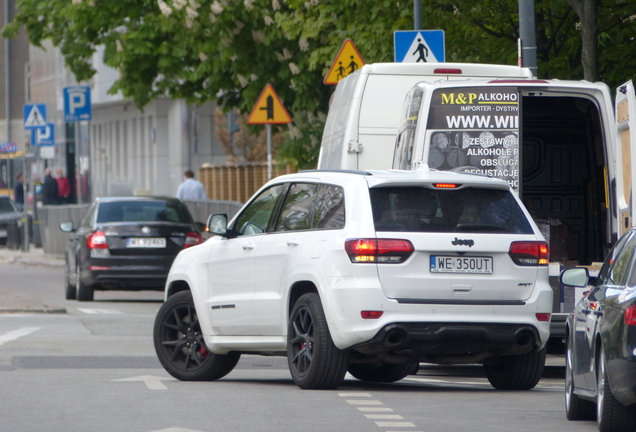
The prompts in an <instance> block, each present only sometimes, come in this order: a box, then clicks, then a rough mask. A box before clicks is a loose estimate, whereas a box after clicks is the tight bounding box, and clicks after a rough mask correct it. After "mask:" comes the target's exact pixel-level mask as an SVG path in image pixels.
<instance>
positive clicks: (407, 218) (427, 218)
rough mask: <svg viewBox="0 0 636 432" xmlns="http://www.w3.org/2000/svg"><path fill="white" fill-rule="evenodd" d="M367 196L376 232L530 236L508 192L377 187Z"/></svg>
mask: <svg viewBox="0 0 636 432" xmlns="http://www.w3.org/2000/svg"><path fill="white" fill-rule="evenodd" d="M370 195H371V205H372V209H373V220H374V223H375V229H376V231H401V232H447V233H507V234H533V230H532V227H531V226H530V223H529V222H528V219H527V218H526V216H525V214H524V213H523V211H522V210H521V208H520V207H519V204H518V203H517V201H516V200H515V198H514V196H513V195H512V193H510V192H509V191H504V190H496V189H479V188H463V189H457V190H448V189H447V190H432V189H425V188H422V187H379V188H373V189H371V190H370Z"/></svg>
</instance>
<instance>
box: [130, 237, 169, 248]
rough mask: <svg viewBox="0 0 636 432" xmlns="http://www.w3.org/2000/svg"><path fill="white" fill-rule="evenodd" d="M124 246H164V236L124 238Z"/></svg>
mask: <svg viewBox="0 0 636 432" xmlns="http://www.w3.org/2000/svg"><path fill="white" fill-rule="evenodd" d="M126 247H129V248H165V247H166V239H165V238H164V237H131V238H127V239H126Z"/></svg>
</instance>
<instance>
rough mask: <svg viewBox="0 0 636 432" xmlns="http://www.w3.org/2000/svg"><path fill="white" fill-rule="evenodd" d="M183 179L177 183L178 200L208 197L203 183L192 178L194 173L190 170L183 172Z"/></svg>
mask: <svg viewBox="0 0 636 432" xmlns="http://www.w3.org/2000/svg"><path fill="white" fill-rule="evenodd" d="M184 176H185V181H184V182H183V183H181V184H180V185H179V189H177V198H179V199H180V200H187V199H208V196H207V195H206V193H205V189H204V188H203V183H201V182H198V181H196V180H195V179H194V173H193V172H192V170H187V171H186V172H185V173H184Z"/></svg>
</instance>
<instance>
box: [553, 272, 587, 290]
mask: <svg viewBox="0 0 636 432" xmlns="http://www.w3.org/2000/svg"><path fill="white" fill-rule="evenodd" d="M559 279H560V280H561V283H562V284H563V285H569V286H573V287H579V288H584V287H586V286H587V285H588V282H589V279H590V273H589V272H588V271H587V269H586V268H585V267H576V268H569V269H566V270H563V271H562V272H561V276H560V278H559Z"/></svg>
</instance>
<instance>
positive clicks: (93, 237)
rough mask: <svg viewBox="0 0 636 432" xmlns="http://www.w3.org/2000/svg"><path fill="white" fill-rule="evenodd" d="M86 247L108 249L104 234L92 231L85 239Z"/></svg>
mask: <svg viewBox="0 0 636 432" xmlns="http://www.w3.org/2000/svg"><path fill="white" fill-rule="evenodd" d="M86 247H87V248H89V249H108V243H106V234H104V232H103V231H93V232H92V233H90V234H89V235H88V237H86Z"/></svg>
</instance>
